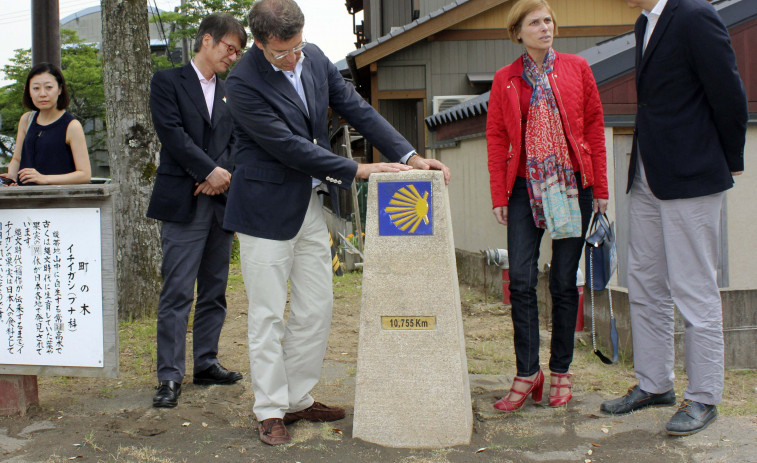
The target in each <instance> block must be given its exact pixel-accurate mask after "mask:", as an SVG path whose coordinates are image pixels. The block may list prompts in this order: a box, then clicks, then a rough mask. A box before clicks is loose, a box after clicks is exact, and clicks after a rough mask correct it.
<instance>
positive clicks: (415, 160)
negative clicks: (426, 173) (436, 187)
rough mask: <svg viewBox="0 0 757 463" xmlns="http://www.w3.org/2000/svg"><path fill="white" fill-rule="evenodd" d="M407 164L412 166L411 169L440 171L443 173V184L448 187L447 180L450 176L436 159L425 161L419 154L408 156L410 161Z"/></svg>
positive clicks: (445, 167)
mask: <svg viewBox="0 0 757 463" xmlns="http://www.w3.org/2000/svg"><path fill="white" fill-rule="evenodd" d="M407 164H408V165H409V166H412V167H413V169H420V170H429V169H433V170H441V171H442V172H443V173H444V184H445V185H449V180H450V178H451V175H452V174H451V173H450V171H449V167H447V166H445V165H444V164H443V163H442V162H441V161H438V160H436V159H426V158H423V157H421V156H420V155H419V154H416V155H413V156H410V159H408V160H407Z"/></svg>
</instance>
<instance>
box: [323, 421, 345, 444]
mask: <svg viewBox="0 0 757 463" xmlns="http://www.w3.org/2000/svg"><path fill="white" fill-rule="evenodd" d="M343 437H344V435H343V434H342V433H341V432H339V431H337V429H336V428H334V427H333V426H331V425H330V424H328V423H323V424H322V425H321V439H323V440H328V441H337V442H339V441H341V440H342V439H343Z"/></svg>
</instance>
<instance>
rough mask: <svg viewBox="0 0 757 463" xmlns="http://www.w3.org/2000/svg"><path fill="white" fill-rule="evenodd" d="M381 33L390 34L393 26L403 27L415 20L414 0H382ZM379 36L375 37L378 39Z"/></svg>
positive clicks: (374, 38)
mask: <svg viewBox="0 0 757 463" xmlns="http://www.w3.org/2000/svg"><path fill="white" fill-rule="evenodd" d="M381 3H382V4H383V5H382V9H381V10H382V11H381V23H382V24H381V35H386V34H388V33H389V32H390V31H391V30H392V27H402V26H404V25H405V24H409V23H411V22H412V21H413V19H412V13H413V2H412V0H381ZM377 38H378V37H373V40H376V39H377Z"/></svg>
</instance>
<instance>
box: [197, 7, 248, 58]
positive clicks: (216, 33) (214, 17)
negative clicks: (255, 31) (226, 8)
mask: <svg viewBox="0 0 757 463" xmlns="http://www.w3.org/2000/svg"><path fill="white" fill-rule="evenodd" d="M205 34H210V35H211V37H213V43H214V44H217V43H218V42H220V41H221V40H223V38H224V37H226V36H227V35H229V34H232V35H236V36H237V37H238V38H239V41H240V42H242V48H244V47H246V46H247V32H246V31H245V30H244V26H242V23H240V22H239V21H238V20H237V18H235V17H234V16H232V15H230V14H226V13H213V14H211V15H208V16H206V17H205V18H204V19H203V20H202V22H201V23H200V28H199V29H198V30H197V36H196V37H195V44H194V52H195V53H197V52H198V51H200V49H201V48H202V38H203V37H205Z"/></svg>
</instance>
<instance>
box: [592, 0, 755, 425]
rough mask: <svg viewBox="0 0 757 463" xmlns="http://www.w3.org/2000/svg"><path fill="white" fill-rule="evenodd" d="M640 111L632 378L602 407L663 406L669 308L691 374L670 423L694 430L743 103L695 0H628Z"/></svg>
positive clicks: (714, 349)
mask: <svg viewBox="0 0 757 463" xmlns="http://www.w3.org/2000/svg"><path fill="white" fill-rule="evenodd" d="M628 4H629V5H630V6H632V7H641V8H643V9H644V11H643V12H642V13H643V14H642V15H641V16H640V17H639V20H638V21H637V23H636V29H635V31H636V92H637V98H638V110H637V113H636V127H635V130H634V139H633V149H632V152H631V164H630V168H629V173H628V191H629V192H630V207H629V208H630V213H629V217H630V220H629V243H628V297H629V300H630V303H631V327H632V330H633V353H634V369H635V372H636V377H637V378H638V379H639V384H638V385H636V386H634V387H632V388H631V389H629V391H628V393H627V394H626V395H625V396H623V397H621V398H619V399H615V400H610V401H607V402H604V403H603V404H602V406H601V409H602V411H604V412H606V413H611V414H624V413H628V412H631V411H633V410H637V409H639V408H643V407H646V406H648V405H672V404H674V403H675V400H676V397H675V391H674V390H673V377H674V373H673V364H674V348H673V328H674V327H673V311H674V305H675V306H676V307H678V309H679V311H680V313H681V316H682V318H683V319H684V324H685V339H686V373H687V375H688V378H689V384H688V387H687V388H686V390H685V391H684V394H683V397H684V400H683V402H681V405H680V407H679V409H678V411H677V412H676V413H675V414H674V415H673V417H672V418H671V419H670V421H668V423H667V425H666V426H665V428H666V430H667V432H668V434H671V435H676V436H680V435H688V434H693V433H695V432H698V431H701V430H702V429H704V428H705V427H707V426H708V425H709V424H710V423H711V422H712V421H714V420H715V418H716V417H717V408H716V405H717V404H718V403H720V401H721V397H722V392H723V370H724V368H723V322H722V318H723V315H722V307H721V300H720V293H719V291H718V284H717V266H718V261H719V258H720V242H721V237H720V218H721V211H722V207H723V202H724V200H725V190H728V189H729V188H731V187H732V186H733V176H734V175H739V174H741V172H742V171H743V170H744V144H745V140H746V122H747V118H748V114H747V102H746V94H745V92H744V86H743V84H742V82H741V79H740V78H739V74H738V70H737V69H736V56H735V53H734V51H733V48H732V47H731V42H730V38H729V35H728V30H727V29H726V27H725V26H724V25H723V23H722V21H721V20H720V18H719V16H718V14H717V12H716V11H715V9H714V8H713V7H712V6H711V5H710V4H709V3H708V2H707V1H705V0H659V1H658V0H628Z"/></svg>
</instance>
